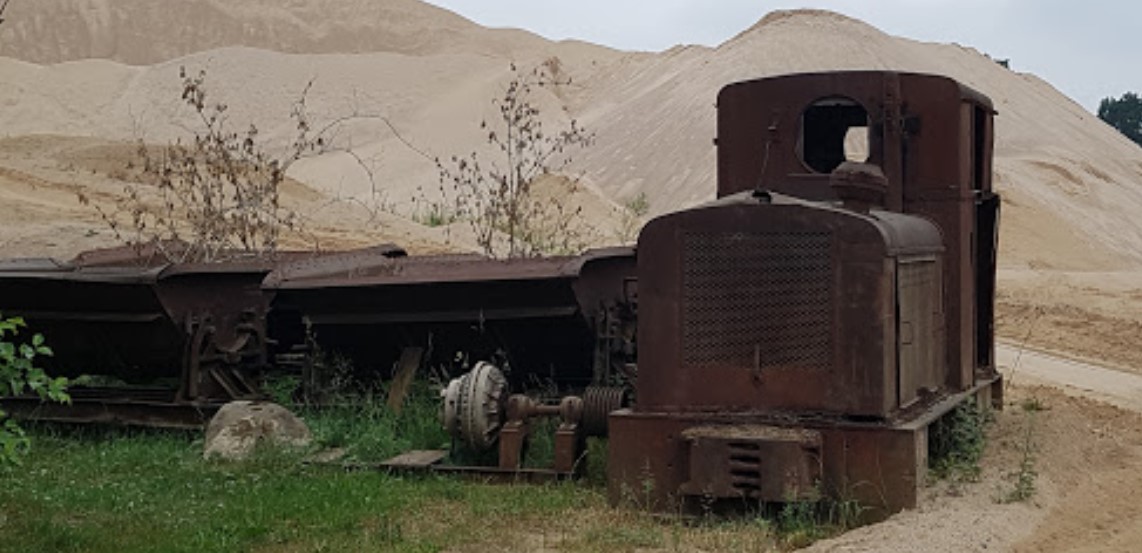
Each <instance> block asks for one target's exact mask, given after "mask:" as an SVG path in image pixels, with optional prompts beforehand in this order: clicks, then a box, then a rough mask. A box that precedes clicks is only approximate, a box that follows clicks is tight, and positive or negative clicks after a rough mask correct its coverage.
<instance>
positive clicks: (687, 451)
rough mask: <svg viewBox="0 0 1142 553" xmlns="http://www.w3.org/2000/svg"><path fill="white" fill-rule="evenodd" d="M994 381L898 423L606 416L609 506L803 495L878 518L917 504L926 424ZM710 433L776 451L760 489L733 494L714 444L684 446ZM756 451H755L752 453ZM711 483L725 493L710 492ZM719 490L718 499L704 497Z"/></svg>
mask: <svg viewBox="0 0 1142 553" xmlns="http://www.w3.org/2000/svg"><path fill="white" fill-rule="evenodd" d="M1000 382H1001V380H1000V379H999V378H998V377H996V378H992V379H986V380H981V381H980V382H978V383H976V385H974V386H973V387H971V388H969V389H968V390H966V391H964V392H961V393H959V394H954V395H950V396H946V397H945V398H943V400H942V401H939V402H936V403H931V404H928V405H925V406H924V408H923V409H922V410H920V411H918V412H915V413H912V414H911V416H910V417H909V418H908V419H907V420H906V421H868V422H862V421H853V420H849V419H845V418H830V417H817V416H812V415H807V414H802V415H797V414H791V413H782V412H770V413H764V412H759V413H729V412H723V413H685V412H640V411H637V410H633V409H623V410H620V411H616V412H615V413H613V414H612V415H611V421H610V438H609V444H610V445H609V447H608V448H607V495H608V499H609V501H610V502H611V504H613V505H620V504H627V505H635V506H639V507H640V508H645V509H651V510H658V511H667V512H680V511H681V512H696V511H699V510H700V509H702V508H703V507H704V506H706V503H707V502H708V501H709V499H710V498H711V497H713V498H715V499H716V498H718V497H725V498H731V497H733V498H734V504H736V505H737V506H739V507H740V506H742V500H743V499H750V500H752V501H756V502H758V503H760V502H763V501H777V502H784V501H789V500H790V499H793V498H790V497H776V496H778V495H780V494H781V493H784V491H793V490H795V491H797V492H798V493H801V492H806V493H803V495H801V496H799V497H798V498H800V499H807V500H812V499H813V497H814V496H813V493H816V494H819V497H824V496H828V497H833V498H839V499H842V500H846V501H854V502H857V503H858V504H860V505H861V506H862V509H863V511H862V517H863V518H865V519H867V520H877V519H881V518H884V517H885V516H887V515H889V514H892V513H894V512H897V511H900V510H902V509H908V508H913V507H915V506H916V505H917V503H918V501H919V498H920V493H921V491H922V489H923V485H924V478H925V476H926V471H927V459H928V442H927V440H928V435H927V433H928V428H929V427H930V425H931V424H932V423H933V422H934V421H936V420H937V419H939V418H940V417H942V416H945V415H946V414H947V413H949V412H950V411H951V410H952V409H953V408H954V407H955V406H956V405H959V404H960V403H962V402H964V401H966V400H968V399H969V398H975V399H976V401H978V402H980V404H990V403H991V401H989V400H990V399H992V398H993V395H992V394H994V393H995V390H996V389H997V388H998V387H1000V386H1001V385H1000V384H998V383H1000ZM769 429H778V431H776V432H775V431H774V430H769ZM719 433H720V434H721V436H722V437H726V438H729V439H724V440H723V439H722V438H717V439H716V441H717V442H721V443H723V444H727V443H733V440H732V438H730V437H733V436H743V437H746V438H747V439H746V440H744V443H749V442H751V441H752V442H753V443H758V444H765V446H768V449H769V450H770V451H771V452H772V451H776V456H775V457H774V458H773V461H774V463H775V464H776V466H775V467H774V466H773V465H771V466H770V467H766V466H765V465H764V463H765V459H766V458H767V457H766V456H765V455H758V456H757V457H758V458H759V459H761V461H760V462H761V464H762V470H761V471H760V472H757V473H755V474H757V475H759V476H758V477H757V480H758V481H760V482H761V483H762V484H761V485H762V486H763V487H765V491H764V492H759V493H757V494H754V495H752V496H748V495H747V496H745V497H743V494H738V495H736V496H735V495H734V494H735V493H737V492H736V491H735V490H736V488H734V487H733V485H732V483H733V482H736V481H739V480H735V479H734V475H733V474H729V475H727V474H726V471H730V470H733V467H732V465H730V464H729V463H727V462H723V460H724V459H726V457H725V456H724V455H719V454H718V452H717V451H716V448H713V449H710V448H707V449H703V448H700V447H699V448H695V447H694V446H693V443H694V439H693V438H694V436H695V435H697V436H699V438H700V437H701V436H718V435H719ZM750 436H752V438H750ZM818 444H819V445H818ZM765 446H759V448H758V451H761V450H762V447H765ZM818 447H819V449H818ZM695 455H700V456H705V455H713V458H712V459H711V458H707V457H700V458H696V457H695ZM810 460H815V461H816V462H817V465H816V466H813V465H812V464H811V462H810ZM747 470H749V469H747ZM695 471H698V473H699V474H700V476H699V477H697V481H699V482H704V483H705V484H706V485H705V486H695V485H694V484H692V482H693V481H695V477H694V476H693V474H694V473H695ZM706 471H713V472H712V473H711V472H706ZM806 482H812V486H810V487H809V489H808V490H806V489H805V488H804V487H803V486H804V484H805V483H806ZM719 483H726V486H727V487H719V485H718V484H719ZM718 490H722V491H723V492H725V493H724V494H723V495H716V494H715V495H711V494H710V493H708V492H711V491H713V492H717V491H718Z"/></svg>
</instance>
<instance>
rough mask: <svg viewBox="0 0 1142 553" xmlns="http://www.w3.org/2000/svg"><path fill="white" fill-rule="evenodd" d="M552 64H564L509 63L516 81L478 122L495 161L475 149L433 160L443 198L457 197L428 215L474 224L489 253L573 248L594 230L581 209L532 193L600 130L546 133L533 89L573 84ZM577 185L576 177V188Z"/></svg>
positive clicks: (435, 206) (528, 254)
mask: <svg viewBox="0 0 1142 553" xmlns="http://www.w3.org/2000/svg"><path fill="white" fill-rule="evenodd" d="M553 68H555V69H557V68H558V66H557V65H556V64H553V63H551V62H550V60H549V62H548V63H546V64H544V65H542V66H540V67H537V68H535V69H533V70H531V71H530V72H522V71H520V70H518V69H517V68H516V66H515V65H514V64H513V65H512V66H511V70H512V72H513V74H514V76H513V78H512V79H511V81H509V82H508V85H507V88H506V89H505V90H504V92H503V94H502V95H501V96H499V97H497V98H495V99H494V100H493V101H492V103H493V104H494V105H495V106H496V107H497V108H498V111H499V118H498V120H496V121H494V122H492V123H489V122H488V121H486V120H485V121H482V122H481V123H480V129H481V130H482V131H484V132H486V133H487V135H486V138H487V143H488V144H489V145H491V146H492V149H493V151H494V152H495V159H493V160H491V161H489V162H484V161H483V160H481V158H480V156H479V155H478V154H477V153H476V152H474V151H473V152H472V153H471V154H469V155H467V156H456V155H454V156H451V157H450V158H449V159H448V160H447V161H442V160H441V159H439V158H436V159H434V161H435V163H436V168H437V170H438V172H439V175H440V189H439V192H440V196H441V198H445V199H446V198H448V197H449V196H451V197H452V202H451V204H452V205H451V209H449V208H448V206H447V205H446V204H444V203H433V202H428V205H429V214H430V217H431V218H432V220H434V221H435V220H441V221H443V222H450V221H451V220H454V219H464V220H466V221H468V222H469V224H470V225H471V227H472V230H473V232H474V233H475V235H476V242H477V244H478V245H479V246H480V247H481V248H482V249H483V251H484V253H485V254H487V255H489V256H491V257H499V258H513V257H532V256H538V255H545V254H553V253H570V252H574V251H578V250H581V249H582V248H583V247H585V245H586V242H587V238H588V236H589V234H590V233H591V232H592V231H591V229H590V228H589V227H587V226H586V225H585V224H584V223H583V222H582V221H581V215H582V208H581V207H570V206H567V205H565V203H563V202H561V201H560V198H555V197H552V198H539V197H537V196H536V195H535V194H534V186H535V184H536V182H537V181H538V180H539V179H540V178H542V177H545V176H554V175H556V174H558V173H559V172H560V171H561V170H563V169H564V168H566V167H567V165H568V164H569V163H571V161H572V159H571V157H570V156H569V155H568V152H569V150H571V149H573V148H583V147H587V146H590V145H591V144H592V143H593V142H594V134H593V133H590V132H588V131H587V130H585V129H584V128H583V127H580V126H579V124H578V123H577V122H576V121H575V120H574V119H572V120H571V121H570V123H569V124H568V125H567V127H566V128H564V129H562V130H559V131H558V132H554V133H549V132H545V130H544V128H543V122H542V121H541V120H540V110H539V108H538V107H536V105H535V104H534V103H532V100H531V94H532V91H533V90H534V89H536V88H543V87H548V86H558V85H563V84H569V83H570V80H569V79H568V80H564V79H559V78H557V76H556V75H555V71H553ZM576 182H577V181H576V179H571V184H572V187H574V186H575V184H576ZM449 187H450V190H449ZM445 201H446V200H445Z"/></svg>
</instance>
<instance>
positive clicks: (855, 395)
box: [637, 194, 940, 417]
mask: <svg viewBox="0 0 1142 553" xmlns="http://www.w3.org/2000/svg"><path fill="white" fill-rule="evenodd" d="M897 227H898V228H897ZM902 236H907V237H908V238H907V241H905V242H904V243H896V242H893V239H894V238H895V237H902ZM939 238H940V235H939V232H938V231H937V230H936V229H935V227H934V226H932V225H931V224H930V223H928V222H926V221H924V220H921V219H917V218H908V217H905V218H900V217H885V216H882V214H881V212H873V213H870V214H861V213H856V212H852V211H849V210H845V209H839V208H834V207H831V206H823V205H819V204H814V203H810V202H805V201H803V200H798V199H795V198H790V197H787V196H781V195H776V194H774V195H770V196H766V197H764V198H758V197H754V196H752V195H750V194H741V195H736V196H733V197H730V198H724V199H722V200H718V201H716V202H712V203H711V204H709V205H707V206H703V207H700V208H697V209H694V210H690V211H685V212H679V213H676V214H671V215H667V216H664V217H661V218H659V219H656V220H655V221H652V222H651V223H650V224H648V225H647V226H646V227H645V229H644V230H643V232H642V235H641V236H640V240H639V259H638V262H639V269H640V270H639V272H640V275H641V278H640V281H639V289H640V290H639V292H640V294H641V298H640V303H639V310H640V319H641V321H640V324H639V330H638V332H639V383H638V389H637V395H638V398H637V405H638V409H639V410H648V411H654V410H657V409H666V410H681V411H709V410H716V411H734V410H737V411H747V410H760V409H786V410H788V409H795V410H796V409H803V410H812V411H824V412H833V413H846V414H849V415H852V416H875V417H885V416H887V415H888V414H889V413H890V412H891V411H892V410H894V409H895V408H896V407H897V405H898V404H897V397H896V396H897V394H896V386H897V375H896V358H895V357H896V354H895V322H894V321H895V309H896V305H895V300H894V298H895V292H894V278H895V277H894V271H895V264H894V263H891V262H889V261H890V260H891V255H893V254H890V252H900V251H905V250H908V249H910V248H911V249H912V251H913V252H914V253H918V254H930V253H934V252H938V251H939V250H940V240H939Z"/></svg>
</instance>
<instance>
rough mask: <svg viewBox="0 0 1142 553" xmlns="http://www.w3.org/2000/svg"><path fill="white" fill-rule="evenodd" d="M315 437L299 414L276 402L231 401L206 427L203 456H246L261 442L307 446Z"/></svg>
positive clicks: (240, 458)
mask: <svg viewBox="0 0 1142 553" xmlns="http://www.w3.org/2000/svg"><path fill="white" fill-rule="evenodd" d="M312 440H313V436H312V435H311V434H310V432H309V427H307V426H306V425H305V422H303V421H302V420H301V419H300V418H298V417H297V415H294V414H293V413H291V412H290V411H289V410H288V409H286V408H285V407H282V406H281V405H278V404H276V403H269V402H261V401H232V402H230V403H227V404H226V405H223V406H222V408H221V409H219V410H218V413H216V414H215V415H214V417H213V418H212V419H210V424H209V425H207V427H206V445H205V448H204V451H203V454H202V455H203V457H205V458H207V459H209V458H211V457H220V458H223V459H228V460H234V461H237V460H243V459H246V458H248V457H249V456H250V455H251V454H252V453H253V452H254V450H255V449H256V448H257V447H259V446H260V445H262V444H266V443H269V444H273V445H276V446H287V447H305V446H307V445H309V443H310V442H311V441H312Z"/></svg>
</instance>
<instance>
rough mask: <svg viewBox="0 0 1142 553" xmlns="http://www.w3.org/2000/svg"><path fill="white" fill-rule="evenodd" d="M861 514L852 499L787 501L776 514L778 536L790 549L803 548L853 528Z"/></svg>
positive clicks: (860, 509)
mask: <svg viewBox="0 0 1142 553" xmlns="http://www.w3.org/2000/svg"><path fill="white" fill-rule="evenodd" d="M862 511H863V507H861V505H860V504H859V503H857V502H856V501H855V500H851V499H834V498H825V499H820V500H817V501H810V500H799V501H788V502H786V503H785V504H784V505H782V506H781V510H780V511H778V513H777V521H776V522H777V535H778V536H779V537H780V538H781V539H782V541H783V542H785V543H786V544H787V545H789V546H790V547H795V548H798V547H805V546H807V545H809V544H811V543H813V542H815V541H817V540H820V539H823V538H826V537H829V536H833V535H836V534H839V533H841V532H844V531H846V530H849V529H852V528H856V527H857V526H859V525H860V516H861V512H862Z"/></svg>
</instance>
